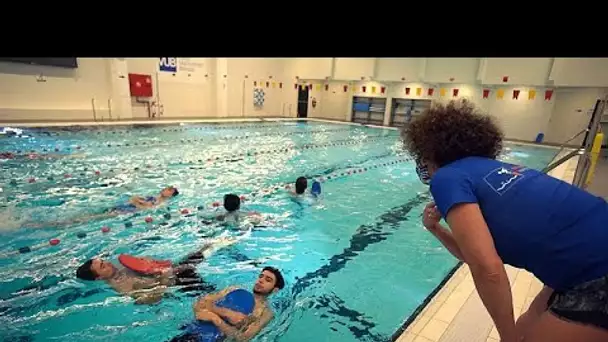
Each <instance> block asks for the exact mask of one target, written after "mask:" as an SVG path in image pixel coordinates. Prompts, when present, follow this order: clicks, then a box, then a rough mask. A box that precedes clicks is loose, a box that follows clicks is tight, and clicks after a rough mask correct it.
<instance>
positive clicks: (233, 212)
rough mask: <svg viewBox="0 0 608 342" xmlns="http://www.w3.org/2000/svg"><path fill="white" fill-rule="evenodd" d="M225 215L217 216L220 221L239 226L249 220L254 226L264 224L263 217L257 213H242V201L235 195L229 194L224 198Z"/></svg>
mask: <svg viewBox="0 0 608 342" xmlns="http://www.w3.org/2000/svg"><path fill="white" fill-rule="evenodd" d="M224 209H225V210H226V212H225V213H223V214H219V215H216V216H215V218H216V220H218V221H222V222H226V223H235V224H239V223H240V222H241V221H242V220H244V219H248V220H249V221H250V222H251V223H253V224H259V223H260V222H262V216H261V215H260V213H258V212H256V211H250V212H243V211H241V210H240V209H241V199H240V198H239V196H237V195H235V194H227V195H225V196H224Z"/></svg>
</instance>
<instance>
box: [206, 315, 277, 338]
mask: <svg viewBox="0 0 608 342" xmlns="http://www.w3.org/2000/svg"><path fill="white" fill-rule="evenodd" d="M272 317H273V314H272V312H270V311H269V310H266V311H265V312H264V313H263V314H262V316H261V317H260V318H259V319H258V320H256V321H255V322H253V323H251V324H250V325H249V326H248V327H247V329H246V330H245V331H239V330H238V329H236V328H234V327H232V326H230V325H228V324H226V322H224V320H223V319H222V318H221V317H220V316H217V315H215V316H214V317H213V319H212V321H211V322H212V323H213V324H214V325H215V326H216V327H217V328H218V329H220V331H221V332H222V333H224V335H226V336H228V337H229V338H232V339H234V340H236V341H239V342H240V341H249V340H251V339H252V338H254V337H255V335H257V334H258V333H259V332H260V331H261V330H262V329H264V327H265V326H266V325H267V324H268V322H270V321H271V320H272Z"/></svg>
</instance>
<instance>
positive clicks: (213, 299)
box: [171, 267, 285, 342]
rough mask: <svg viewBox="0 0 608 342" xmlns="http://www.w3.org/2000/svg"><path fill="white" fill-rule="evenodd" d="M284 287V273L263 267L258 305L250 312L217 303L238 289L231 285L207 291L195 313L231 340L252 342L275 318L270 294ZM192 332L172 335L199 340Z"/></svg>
mask: <svg viewBox="0 0 608 342" xmlns="http://www.w3.org/2000/svg"><path fill="white" fill-rule="evenodd" d="M283 287H285V280H284V279H283V275H282V274H281V272H280V271H279V270H278V269H276V268H274V267H264V269H262V272H260V274H259V275H258V279H257V281H256V282H255V285H254V286H253V295H254V299H255V306H254V309H253V312H252V313H251V315H248V316H247V315H244V314H242V313H239V312H235V311H232V310H229V309H226V308H221V307H218V306H216V303H218V302H219V301H221V300H222V299H223V298H224V297H225V296H226V295H227V294H229V293H230V292H232V291H234V290H237V289H238V287H236V286H230V287H227V288H225V289H224V290H222V291H219V292H217V293H212V294H208V295H206V296H204V297H202V298H200V299H199V300H198V301H196V302H195V303H194V308H193V309H194V316H195V317H196V319H198V320H200V321H207V322H211V323H213V324H214V325H215V326H216V327H217V328H218V329H219V330H220V331H221V332H222V333H223V334H224V335H225V336H226V337H227V338H228V339H229V340H236V341H249V340H251V339H253V338H254V337H255V336H256V335H257V334H258V333H259V332H260V331H262V329H264V327H265V326H266V325H267V324H268V323H269V322H270V321H271V320H272V319H273V317H274V313H273V311H272V309H271V308H270V305H269V304H268V297H269V296H270V295H272V294H273V293H275V292H277V291H279V290H281V289H283ZM197 340H198V339H197V336H196V335H195V334H191V333H185V334H183V335H180V336H177V337H175V338H173V339H172V340H171V341H172V342H180V341H181V342H186V341H197Z"/></svg>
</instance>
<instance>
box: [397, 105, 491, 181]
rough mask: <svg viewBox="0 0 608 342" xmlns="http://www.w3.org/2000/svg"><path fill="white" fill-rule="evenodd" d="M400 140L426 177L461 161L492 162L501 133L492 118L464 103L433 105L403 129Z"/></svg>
mask: <svg viewBox="0 0 608 342" xmlns="http://www.w3.org/2000/svg"><path fill="white" fill-rule="evenodd" d="M401 136H402V138H403V141H404V144H405V148H406V149H407V150H408V151H409V152H410V153H411V154H412V155H413V156H414V158H415V159H416V160H419V161H420V162H421V165H426V167H427V168H428V172H429V175H430V176H433V174H434V172H435V171H436V170H437V169H438V168H441V167H443V166H446V165H448V164H450V163H453V162H455V161H457V160H460V159H463V158H467V157H473V156H475V157H482V158H490V159H496V158H497V157H498V156H499V155H500V152H501V150H502V144H503V133H502V131H501V130H500V128H499V126H498V125H497V124H496V123H495V121H494V120H493V118H492V117H491V116H490V115H487V114H484V113H481V112H479V111H478V110H477V109H476V108H475V106H474V105H473V104H471V103H470V102H469V101H466V100H462V101H451V102H450V103H448V104H435V105H433V106H432V107H431V108H429V109H428V110H426V111H425V112H424V113H423V114H422V115H420V116H419V117H418V118H416V119H415V120H413V121H412V122H411V123H410V124H409V125H407V126H405V127H404V129H403V131H402V133H401Z"/></svg>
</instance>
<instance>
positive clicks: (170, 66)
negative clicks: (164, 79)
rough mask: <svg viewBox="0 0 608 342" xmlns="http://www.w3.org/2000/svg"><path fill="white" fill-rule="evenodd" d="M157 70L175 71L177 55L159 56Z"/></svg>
mask: <svg viewBox="0 0 608 342" xmlns="http://www.w3.org/2000/svg"><path fill="white" fill-rule="evenodd" d="M158 70H159V71H164V72H177V57H160V61H159V68H158Z"/></svg>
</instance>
